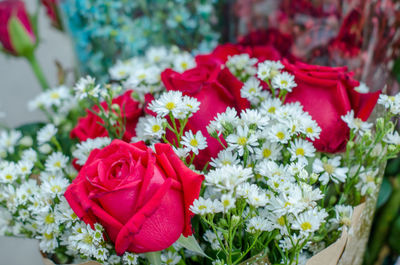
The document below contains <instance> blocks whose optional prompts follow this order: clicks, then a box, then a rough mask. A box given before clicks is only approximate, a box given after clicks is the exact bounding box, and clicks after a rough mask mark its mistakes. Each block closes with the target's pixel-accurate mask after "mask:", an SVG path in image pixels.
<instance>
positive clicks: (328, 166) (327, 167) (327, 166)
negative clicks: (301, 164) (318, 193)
mask: <svg viewBox="0 0 400 265" xmlns="http://www.w3.org/2000/svg"><path fill="white" fill-rule="evenodd" d="M324 169H325V171H326V172H327V173H328V174H332V173H333V172H334V171H335V168H334V167H333V166H332V165H331V164H328V163H326V164H324Z"/></svg>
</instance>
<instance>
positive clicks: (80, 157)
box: [72, 137, 111, 166]
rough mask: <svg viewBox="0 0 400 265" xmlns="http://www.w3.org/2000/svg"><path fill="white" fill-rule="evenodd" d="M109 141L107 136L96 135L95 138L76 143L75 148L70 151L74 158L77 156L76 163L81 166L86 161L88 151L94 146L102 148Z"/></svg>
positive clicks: (94, 147)
mask: <svg viewBox="0 0 400 265" xmlns="http://www.w3.org/2000/svg"><path fill="white" fill-rule="evenodd" d="M110 143H111V139H110V138H108V137H97V138H95V139H87V140H86V141H84V142H80V143H79V144H77V145H76V150H75V151H73V152H72V155H73V156H74V158H77V160H76V163H77V164H78V165H81V166H83V165H84V164H85V163H86V160H87V159H88V157H89V155H90V153H91V152H92V151H93V150H94V149H96V148H99V149H101V148H103V147H105V146H107V145H109V144H110Z"/></svg>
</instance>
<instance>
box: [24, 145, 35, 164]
mask: <svg viewBox="0 0 400 265" xmlns="http://www.w3.org/2000/svg"><path fill="white" fill-rule="evenodd" d="M21 160H24V161H30V162H32V163H35V162H36V160H37V153H36V151H35V150H33V149H32V148H29V149H27V150H24V151H23V152H22V155H21Z"/></svg>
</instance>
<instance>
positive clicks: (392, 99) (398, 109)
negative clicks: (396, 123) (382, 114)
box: [378, 93, 400, 115]
mask: <svg viewBox="0 0 400 265" xmlns="http://www.w3.org/2000/svg"><path fill="white" fill-rule="evenodd" d="M378 104H381V105H383V106H384V107H385V108H386V109H388V110H389V111H390V112H391V113H393V114H394V115H397V114H400V93H398V94H396V95H395V96H388V95H384V94H380V95H379V99H378Z"/></svg>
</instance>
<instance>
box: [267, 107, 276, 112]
mask: <svg viewBox="0 0 400 265" xmlns="http://www.w3.org/2000/svg"><path fill="white" fill-rule="evenodd" d="M275 111H276V108H275V107H270V108H269V109H268V112H269V113H272V114H274V113H275Z"/></svg>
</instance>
